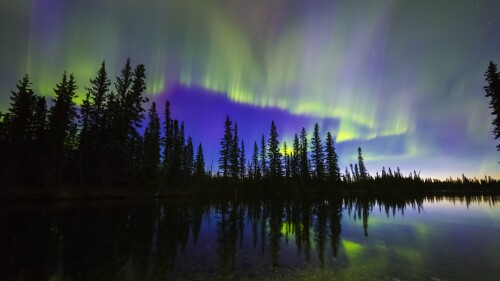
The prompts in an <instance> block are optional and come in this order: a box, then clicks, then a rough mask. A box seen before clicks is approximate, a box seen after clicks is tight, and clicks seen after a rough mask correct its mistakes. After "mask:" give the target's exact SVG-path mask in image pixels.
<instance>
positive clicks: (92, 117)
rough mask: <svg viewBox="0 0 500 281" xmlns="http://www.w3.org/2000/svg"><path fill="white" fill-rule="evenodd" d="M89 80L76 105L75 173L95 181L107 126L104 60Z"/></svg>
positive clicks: (107, 80)
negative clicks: (76, 164) (77, 109)
mask: <svg viewBox="0 0 500 281" xmlns="http://www.w3.org/2000/svg"><path fill="white" fill-rule="evenodd" d="M90 84H91V86H90V87H86V88H85V89H86V91H87V93H86V95H85V99H84V100H83V102H82V105H81V106H80V117H81V118H80V121H81V128H80V140H79V142H80V143H79V170H80V173H79V175H80V181H81V183H83V184H86V183H90V184H92V185H96V184H100V182H101V179H100V177H99V171H100V170H102V169H104V167H103V166H104V163H103V162H104V159H103V155H104V154H105V150H106V147H105V145H104V144H105V143H106V142H107V138H106V134H107V129H108V128H107V122H106V121H107V120H106V114H105V113H106V108H107V101H108V98H109V97H108V95H109V86H110V85H111V81H110V80H109V78H108V74H107V72H106V65H105V62H104V61H103V62H102V64H101V68H100V69H99V71H98V72H97V75H96V77H95V78H94V79H90Z"/></svg>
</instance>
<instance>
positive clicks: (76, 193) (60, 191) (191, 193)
mask: <svg viewBox="0 0 500 281" xmlns="http://www.w3.org/2000/svg"><path fill="white" fill-rule="evenodd" d="M304 196H305V197H325V198H329V197H335V196H373V197H378V196H409V197H411V196H500V187H486V188H482V189H476V188H461V189H457V188H456V186H451V187H450V188H422V187H419V188H404V187H396V188H394V187H392V188H362V187H351V186H344V187H340V188H335V189H331V190H326V189H325V188H308V189H305V188H301V189H291V188H287V187H282V186H281V187H276V188H275V189H273V190H269V189H264V188H262V187H254V188H253V189H250V188H249V187H244V188H235V187H234V186H222V187H219V188H214V187H201V186H197V187H195V186H191V187H186V186H183V187H182V188H177V189H164V190H158V189H157V188H152V187H139V186H138V187H135V188H131V187H123V188H116V187H115V188H102V187H87V188H82V187H66V188H57V189H50V188H38V187H29V186H24V187H19V186H17V187H10V188H0V201H17V200H25V201H38V200H95V199H148V198H151V199H154V198H156V199H160V198H209V199H231V198H237V199H238V198H241V199H245V198H249V199H262V198H276V199H280V198H283V199H297V198H299V199H300V198H302V197H304Z"/></svg>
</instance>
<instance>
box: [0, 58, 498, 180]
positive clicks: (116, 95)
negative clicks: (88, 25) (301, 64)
mask: <svg viewBox="0 0 500 281" xmlns="http://www.w3.org/2000/svg"><path fill="white" fill-rule="evenodd" d="M499 77H500V76H499V74H498V71H497V70H496V65H494V64H490V67H489V69H488V71H487V81H488V82H489V85H488V86H487V87H485V90H486V93H487V95H486V96H489V97H492V101H491V103H490V106H491V107H492V108H493V109H494V111H493V113H495V112H497V111H498V110H500V109H497V107H498V108H500V98H498V97H497V96H499V95H500V94H499V85H500V82H499V81H500V78H499ZM145 79H146V70H145V66H144V65H142V64H139V65H137V66H135V68H133V67H132V65H131V62H130V59H128V60H127V61H126V63H125V65H124V67H123V68H122V70H121V72H120V74H119V75H118V76H117V77H116V79H115V82H114V83H112V82H111V79H110V78H109V77H108V74H107V71H106V64H105V62H102V64H101V66H100V68H99V70H98V71H97V73H96V75H95V77H94V78H92V79H90V85H89V86H88V87H85V95H84V97H83V99H82V102H81V104H80V105H77V104H76V102H75V100H76V98H77V94H76V90H77V89H78V87H77V85H76V81H75V77H74V75H73V74H69V75H68V74H67V73H66V72H64V73H63V75H62V79H61V81H60V82H59V83H58V84H57V85H56V86H55V88H54V98H53V99H52V102H51V104H50V107H49V106H48V104H47V101H46V99H45V97H43V96H40V95H37V94H36V93H34V91H33V89H32V82H31V80H30V78H29V76H28V75H25V76H24V77H23V78H21V80H19V82H18V83H17V85H16V88H15V89H14V90H13V91H12V92H11V97H10V100H11V103H10V107H9V108H8V111H7V112H6V113H1V112H0V152H1V155H2V156H3V157H1V159H0V182H1V183H3V184H2V185H3V186H19V185H21V186H45V187H60V186H83V187H88V186H158V187H169V188H173V187H176V186H187V185H214V186H219V185H222V186H224V185H226V186H236V185H245V184H246V185H249V186H255V185H258V186H263V187H270V186H289V187H310V186H320V187H326V188H330V189H334V188H336V187H343V186H350V185H362V186H371V185H374V186H385V187H387V186H392V187H396V186H401V185H405V186H419V185H434V186H444V185H449V184H460V185H469V186H470V185H478V186H484V185H490V184H496V183H497V181H496V180H494V179H491V178H488V177H485V179H479V180H478V179H468V178H466V177H465V176H463V177H462V178H457V179H451V178H450V179H448V180H445V181H444V182H443V181H440V180H436V179H422V178H421V177H420V174H419V173H417V172H415V171H414V172H413V173H410V174H409V175H407V176H405V175H403V174H402V173H401V171H400V169H399V168H397V169H396V170H395V171H394V172H393V171H392V170H391V168H388V170H387V171H386V169H385V167H383V168H382V171H381V174H379V173H378V172H376V173H375V175H374V176H372V175H370V173H369V172H368V170H367V168H366V166H365V164H364V158H363V154H362V150H361V148H360V147H359V148H358V159H357V160H358V161H357V163H354V165H353V164H350V165H349V166H348V167H345V170H344V172H343V173H342V172H341V170H340V168H339V156H338V154H337V152H336V150H335V142H334V137H333V135H332V133H331V132H327V134H326V137H325V139H324V140H323V139H322V138H321V136H320V127H319V125H318V123H316V124H315V125H314V129H313V133H312V137H311V138H309V136H308V134H307V132H306V129H305V128H302V130H301V132H300V133H298V134H297V133H296V134H295V135H294V138H293V142H292V143H291V144H287V143H286V142H283V143H282V144H281V143H280V140H279V134H278V129H277V126H276V124H275V122H274V121H271V126H270V131H269V135H268V137H267V138H266V136H264V135H262V137H261V139H260V142H257V140H255V141H254V142H253V146H250V149H252V152H251V153H250V154H249V155H251V157H250V159H247V158H246V157H247V153H246V147H245V141H244V140H243V139H240V138H239V135H238V130H239V128H238V124H237V123H236V122H234V123H233V121H231V119H230V117H229V116H226V120H225V122H224V132H223V136H222V137H221V140H220V151H219V156H220V157H219V161H218V169H217V170H216V171H212V168H210V170H209V171H207V169H206V167H205V160H204V155H203V146H202V144H201V143H199V144H198V145H197V146H196V152H195V144H194V143H193V140H192V138H191V137H190V136H186V135H187V134H186V132H185V126H184V122H183V121H179V120H177V119H174V118H173V117H172V116H171V110H170V102H169V101H166V102H165V109H164V112H163V114H164V118H163V119H164V121H163V123H162V122H161V121H160V118H159V116H158V111H157V107H156V103H155V102H151V103H149V100H148V98H147V97H146V96H145V95H144V91H145V90H146V83H145ZM112 84H113V87H112ZM146 104H149V109H145V105H146ZM497 119H498V118H497ZM145 120H147V123H145V122H144V121H145ZM496 121H497V120H496V119H495V121H494V124H496V123H495V122H496ZM143 124H146V126H145V128H144V129H142V128H141V126H142V125H143ZM495 130H498V129H495ZM141 131H143V133H141ZM495 132H496V131H495Z"/></svg>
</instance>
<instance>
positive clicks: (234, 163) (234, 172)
mask: <svg viewBox="0 0 500 281" xmlns="http://www.w3.org/2000/svg"><path fill="white" fill-rule="evenodd" d="M240 152H241V151H240V147H239V138H238V124H237V123H236V122H235V123H234V129H233V143H232V144H231V152H230V154H231V156H230V157H229V162H230V170H231V178H232V179H233V180H236V179H238V176H239V168H240V164H239V157H240ZM243 164H244V163H243Z"/></svg>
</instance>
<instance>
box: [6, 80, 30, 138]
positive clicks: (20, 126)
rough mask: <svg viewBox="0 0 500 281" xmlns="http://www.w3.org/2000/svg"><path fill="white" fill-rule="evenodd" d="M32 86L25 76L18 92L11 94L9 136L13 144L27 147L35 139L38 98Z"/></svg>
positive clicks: (20, 82)
mask: <svg viewBox="0 0 500 281" xmlns="http://www.w3.org/2000/svg"><path fill="white" fill-rule="evenodd" d="M31 84H32V83H31V82H30V79H29V76H28V75H25V76H24V77H23V78H22V79H21V80H19V82H18V84H17V85H16V88H17V90H16V91H12V92H11V93H12V95H11V97H10V100H11V104H10V108H9V116H10V120H9V121H10V122H9V123H8V134H9V139H10V141H11V143H12V144H19V145H23V146H26V145H29V144H30V142H31V141H32V138H33V128H32V123H33V121H34V120H33V119H34V111H35V105H36V102H37V96H36V95H35V93H34V92H33V90H32V89H31Z"/></svg>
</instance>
